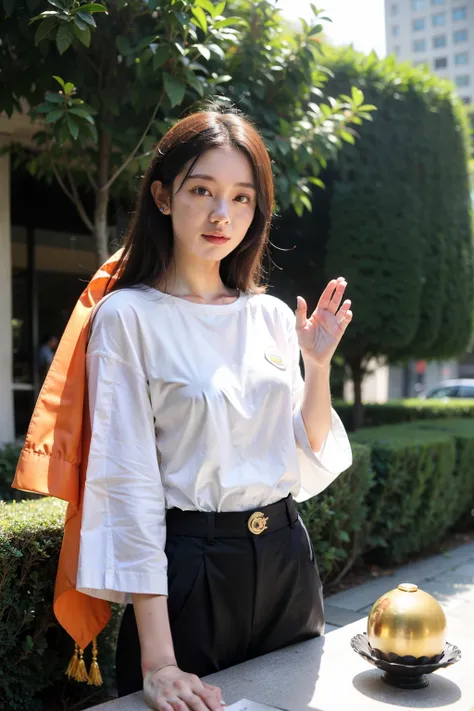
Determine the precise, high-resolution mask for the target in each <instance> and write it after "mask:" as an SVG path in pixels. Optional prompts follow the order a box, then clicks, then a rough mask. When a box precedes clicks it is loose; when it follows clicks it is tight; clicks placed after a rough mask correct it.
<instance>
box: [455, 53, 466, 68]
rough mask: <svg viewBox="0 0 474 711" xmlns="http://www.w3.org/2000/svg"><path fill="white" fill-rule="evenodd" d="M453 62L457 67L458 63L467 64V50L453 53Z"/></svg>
mask: <svg viewBox="0 0 474 711" xmlns="http://www.w3.org/2000/svg"><path fill="white" fill-rule="evenodd" d="M454 64H456V65H457V66H458V67H459V65H460V64H469V53H468V52H460V53H459V54H455V55H454Z"/></svg>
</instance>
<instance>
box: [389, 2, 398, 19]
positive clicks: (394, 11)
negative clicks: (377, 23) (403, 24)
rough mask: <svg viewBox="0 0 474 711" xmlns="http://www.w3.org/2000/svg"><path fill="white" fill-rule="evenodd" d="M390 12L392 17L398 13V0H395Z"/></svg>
mask: <svg viewBox="0 0 474 711" xmlns="http://www.w3.org/2000/svg"><path fill="white" fill-rule="evenodd" d="M390 13H391V15H392V17H395V15H398V2H393V3H392V7H391V8H390Z"/></svg>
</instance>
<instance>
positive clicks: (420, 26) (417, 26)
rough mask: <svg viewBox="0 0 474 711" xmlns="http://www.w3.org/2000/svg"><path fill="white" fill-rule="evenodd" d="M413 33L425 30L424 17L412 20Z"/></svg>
mask: <svg viewBox="0 0 474 711" xmlns="http://www.w3.org/2000/svg"><path fill="white" fill-rule="evenodd" d="M412 26H413V31H414V32H417V31H418V30H424V29H425V18H424V17H418V18H417V19H416V20H413V25H412Z"/></svg>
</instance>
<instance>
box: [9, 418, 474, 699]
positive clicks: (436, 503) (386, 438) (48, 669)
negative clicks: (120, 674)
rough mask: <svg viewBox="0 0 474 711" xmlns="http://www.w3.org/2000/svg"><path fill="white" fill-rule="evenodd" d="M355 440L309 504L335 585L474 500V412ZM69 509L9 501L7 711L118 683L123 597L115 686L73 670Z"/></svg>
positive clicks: (414, 543) (108, 678)
mask: <svg viewBox="0 0 474 711" xmlns="http://www.w3.org/2000/svg"><path fill="white" fill-rule="evenodd" d="M444 407H445V406H444ZM445 409H446V408H445ZM351 441H352V445H353V453H354V461H353V464H352V466H351V467H350V469H348V471H347V472H344V473H343V474H341V476H340V477H338V478H337V479H336V481H335V482H334V483H333V484H332V485H331V486H330V487H329V488H328V489H327V490H326V491H324V492H323V493H322V494H321V495H320V496H318V497H315V498H313V499H311V500H309V501H306V502H304V503H303V504H300V505H299V509H300V512H301V514H302V516H303V519H304V521H305V523H306V525H307V527H308V530H309V533H310V536H311V538H312V540H313V543H314V546H315V550H316V554H317V556H318V564H319V568H320V573H321V578H322V580H323V582H324V583H325V584H326V585H328V584H330V583H331V582H334V580H335V579H338V578H340V577H342V576H343V575H344V574H345V573H346V572H347V571H348V570H349V569H350V567H351V565H353V563H354V562H355V561H356V559H359V560H363V558H364V556H372V557H373V556H374V555H378V557H379V558H381V559H382V560H383V561H385V562H386V563H394V562H401V561H402V560H404V559H406V557H407V556H408V555H409V554H411V553H414V552H417V551H423V550H425V549H428V548H429V547H430V546H431V545H433V544H434V543H436V542H438V541H440V540H442V538H443V536H444V535H445V533H446V531H447V530H448V529H449V528H451V527H452V526H453V524H455V523H456V522H457V521H459V520H463V519H464V518H466V519H467V518H468V515H469V512H470V511H471V509H472V508H473V501H474V471H473V462H474V422H473V421H472V420H469V419H444V420H441V419H439V420H422V421H417V422H413V423H409V424H399V425H393V426H384V427H378V428H367V429H363V430H360V431H359V432H357V433H354V434H353V435H351ZM64 512H65V505H64V503H63V502H60V501H57V500H55V499H50V498H44V499H41V500H40V501H24V502H20V503H18V502H11V503H0V619H1V620H2V622H3V624H2V625H1V626H0V689H1V690H2V693H3V695H4V696H3V697H0V698H2V701H0V711H4V709H5V711H7V709H8V711H41V710H42V709H43V708H44V707H43V705H42V703H43V702H44V701H45V699H47V698H48V696H49V697H50V698H55V699H56V700H57V699H61V700H62V704H63V708H70V707H71V706H72V704H73V703H77V702H78V701H79V700H81V699H84V698H85V697H87V696H89V695H91V694H92V695H93V696H92V697H91V698H90V700H89V704H92V703H93V702H94V701H96V700H99V699H100V695H101V694H102V693H104V691H105V692H106V691H107V687H109V688H110V687H113V669H114V649H115V641H116V635H117V629H118V621H119V616H120V613H121V607H120V606H118V605H114V606H113V620H112V623H111V624H110V625H109V626H108V627H107V629H106V631H105V632H104V633H103V634H102V635H101V636H100V638H99V663H100V667H101V671H102V673H103V676H104V680H105V682H106V685H105V689H104V690H101V689H98V690H96V689H94V688H93V687H88V686H87V685H80V684H77V683H75V682H69V681H68V680H67V678H66V677H65V675H64V669H65V667H66V666H67V663H68V661H69V658H70V656H71V653H72V643H71V640H70V638H69V637H68V636H67V635H66V634H65V633H64V632H63V630H62V629H61V628H60V627H59V625H58V624H57V622H56V621H55V618H54V616H53V612H52V599H53V589H54V580H55V575H56V567H57V561H58V555H59V549H60V545H61V538H62V532H63V519H64ZM469 519H470V520H471V521H472V517H469ZM85 656H86V663H87V665H88V666H89V664H90V648H89V649H88V650H86V655H85ZM19 689H21V693H18V690H19ZM3 698H4V699H5V702H3ZM2 703H4V706H2ZM48 708H49V707H48ZM59 708H61V706H58V709H59Z"/></svg>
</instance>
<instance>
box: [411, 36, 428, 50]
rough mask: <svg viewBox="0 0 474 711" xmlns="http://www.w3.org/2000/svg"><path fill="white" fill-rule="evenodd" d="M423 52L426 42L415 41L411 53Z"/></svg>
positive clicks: (422, 40)
mask: <svg viewBox="0 0 474 711" xmlns="http://www.w3.org/2000/svg"><path fill="white" fill-rule="evenodd" d="M425 50H426V40H424V39H419V40H415V41H414V42H413V51H414V52H424V51H425Z"/></svg>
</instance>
